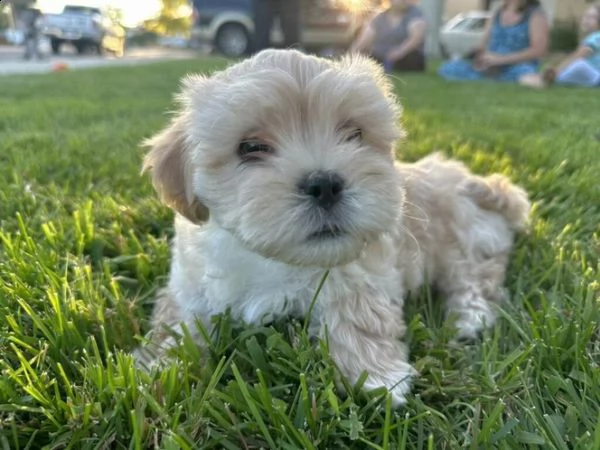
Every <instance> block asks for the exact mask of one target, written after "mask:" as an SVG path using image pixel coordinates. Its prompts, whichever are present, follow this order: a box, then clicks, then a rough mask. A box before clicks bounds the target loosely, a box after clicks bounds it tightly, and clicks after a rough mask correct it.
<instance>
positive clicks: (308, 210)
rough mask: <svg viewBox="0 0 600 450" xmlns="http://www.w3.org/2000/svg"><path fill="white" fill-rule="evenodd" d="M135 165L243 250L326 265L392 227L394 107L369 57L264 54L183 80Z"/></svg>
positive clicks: (188, 213) (166, 196) (176, 204)
mask: <svg viewBox="0 0 600 450" xmlns="http://www.w3.org/2000/svg"><path fill="white" fill-rule="evenodd" d="M179 100H180V103H181V109H180V111H179V112H178V114H177V115H176V117H175V118H174V119H173V120H172V122H171V124H170V125H169V126H168V128H166V129H165V130H163V131H162V132H161V133H159V134H158V135H157V136H155V137H154V138H152V139H150V140H149V141H148V142H147V144H148V145H149V146H151V151H150V153H149V154H148V155H147V157H146V159H145V162H144V169H150V170H151V172H152V178H153V182H154V185H155V187H156V189H157V191H158V192H159V194H160V195H161V197H162V199H163V200H164V201H165V202H166V203H167V204H169V205H171V206H172V207H173V208H174V209H175V210H176V211H177V212H179V213H180V214H182V215H183V216H185V217H187V218H188V219H189V220H191V221H193V222H201V221H203V220H207V219H208V216H209V214H210V220H211V221H214V222H215V223H216V224H217V225H218V226H220V227H222V228H224V229H226V230H228V231H229V232H231V233H232V234H233V235H234V236H235V237H236V238H237V239H239V241H240V242H241V243H242V244H243V245H244V246H245V247H246V248H248V249H249V250H251V251H253V252H256V253H259V254H261V255H263V256H265V257H268V258H273V259H276V260H279V261H282V262H285V263H287V264H293V265H300V266H320V267H332V266H336V265H340V264H344V263H347V262H350V261H352V260H353V259H355V258H357V257H358V256H359V255H360V253H361V251H362V250H363V248H364V246H365V244H368V243H369V242H370V241H372V240H374V239H376V238H377V236H378V235H379V234H381V233H383V232H385V231H388V230H390V229H391V228H392V227H393V226H394V221H395V219H396V217H397V214H398V212H399V210H400V207H401V204H402V200H403V192H402V190H401V188H400V184H399V182H398V179H397V174H396V171H395V169H394V165H393V153H392V152H393V144H394V142H395V140H396V139H397V138H398V137H400V135H401V131H400V129H399V128H398V125H397V119H398V113H399V111H398V107H397V105H396V103H395V101H394V99H393V97H392V94H391V89H390V86H389V85H388V83H387V81H386V80H385V76H384V74H383V72H382V71H381V69H380V68H379V66H378V65H376V64H375V63H374V62H372V61H370V60H368V59H366V58H364V57H360V56H348V57H346V58H344V59H341V60H338V61H332V60H326V59H321V58H317V57H313V56H307V55H303V54H302V53H300V52H297V51H294V50H265V51H263V52H261V53H259V54H257V55H256V56H254V57H253V58H250V59H247V60H245V61H242V62H240V63H238V64H235V65H233V66H231V67H229V68H228V69H226V70H225V71H222V72H220V73H217V74H216V75H214V76H212V77H211V78H204V77H200V76H194V77H189V78H187V79H186V80H185V81H184V86H183V90H182V93H181V94H180V96H179Z"/></svg>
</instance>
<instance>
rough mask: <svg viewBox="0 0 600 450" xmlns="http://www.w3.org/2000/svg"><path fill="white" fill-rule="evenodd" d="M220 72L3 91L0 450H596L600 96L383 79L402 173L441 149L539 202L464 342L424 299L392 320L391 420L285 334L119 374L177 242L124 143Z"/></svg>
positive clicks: (125, 72)
mask: <svg viewBox="0 0 600 450" xmlns="http://www.w3.org/2000/svg"><path fill="white" fill-rule="evenodd" d="M219 64H221V63H217V62H215V61H200V60H199V61H193V62H190V61H186V62H176V63H167V64H161V65H153V66H148V67H137V68H123V69H101V70H94V71H85V72H66V73H60V74H53V75H46V76H26V77H13V78H2V79H1V80H0V180H2V182H1V184H0V220H1V231H0V242H1V244H0V283H1V285H0V354H1V360H0V370H1V375H0V448H1V449H11V450H17V449H38V448H49V449H59V448H99V449H103V448H104V449H108V448H110V449H125V448H131V449H142V448H163V449H176V448H183V449H187V448H219V449H220V448H225V449H234V448H260V447H262V448H277V449H296V448H299V449H312V448H315V449H316V448H318V449H341V448H355V449H369V448H373V449H382V448H383V449H403V448H410V449H457V448H468V449H485V448H500V449H518V448H540V449H600V414H599V412H600V367H599V365H600V332H599V326H598V323H599V322H600V300H599V293H600V283H599V281H598V280H599V270H598V269H599V262H598V261H599V256H600V231H599V222H600V178H599V177H600V175H599V174H600V143H599V142H598V141H597V139H596V135H597V134H598V133H600V121H598V120H597V118H598V114H597V113H598V111H600V96H599V95H598V92H597V91H583V90H565V89H556V90H552V91H547V92H533V91H527V90H523V89H520V88H518V87H516V86H500V85H492V84H483V85H448V84H446V83H444V82H442V81H440V80H438V79H437V78H436V77H435V76H433V75H427V76H424V77H419V76H409V77H405V78H404V79H403V80H402V81H398V82H397V83H396V84H397V90H398V93H399V95H400V98H401V99H402V101H403V103H404V107H405V115H404V123H405V125H406V128H407V129H408V131H409V133H410V138H409V141H408V142H407V143H406V144H404V145H402V146H401V147H400V149H399V154H400V155H401V157H403V158H404V159H406V160H414V159H416V158H418V157H420V156H422V155H425V154H427V153H428V152H430V151H432V150H436V149H439V150H443V151H445V152H447V153H448V154H449V155H452V156H454V157H457V158H460V159H461V160H463V161H465V162H466V163H467V164H468V165H469V166H470V167H471V168H472V169H473V170H474V171H476V172H479V173H488V172H491V171H500V172H503V173H505V174H508V175H509V176H510V177H511V178H513V179H514V180H515V181H517V182H519V183H521V184H522V185H524V186H525V187H526V188H527V189H528V190H529V191H530V192H531V195H532V198H533V200H534V202H535V207H534V221H533V227H532V231H531V233H530V235H529V236H526V237H523V238H521V239H520V240H519V242H518V244H517V249H516V251H515V254H514V257H513V259H512V265H511V267H510V273H509V277H508V285H509V288H510V291H511V293H512V297H513V300H512V302H511V303H510V304H507V305H506V306H505V311H504V313H503V318H502V319H501V320H500V321H499V324H498V326H497V327H495V328H494V329H493V330H490V331H489V332H488V333H487V334H486V335H485V336H484V338H483V339H482V340H481V341H480V342H476V343H474V344H471V345H465V346H462V347H452V346H449V345H448V341H449V340H450V338H451V333H450V330H449V329H448V328H446V327H445V326H443V323H442V320H441V315H442V314H441V310H440V307H439V305H438V304H437V303H436V302H434V301H433V300H432V299H431V297H430V296H429V295H428V293H427V292H423V294H422V295H421V296H420V297H419V299H418V301H415V302H412V303H410V304H408V305H407V307H406V314H407V321H408V322H409V324H410V327H409V328H410V331H409V335H408V337H407V340H408V342H409V345H410V348H411V361H412V362H413V363H414V365H415V366H416V367H417V369H418V370H419V371H420V372H421V376H420V377H419V378H418V379H417V381H416V384H415V387H414V390H413V393H412V394H411V396H410V398H409V402H408V404H407V405H406V406H405V407H403V408H401V409H398V410H396V411H393V410H392V409H391V408H390V403H389V399H386V398H385V394H384V393H382V392H376V393H374V394H371V395H366V394H362V393H360V392H359V391H358V390H356V389H353V388H352V387H351V386H348V387H347V388H348V394H347V395H342V394H341V393H340V392H339V390H338V389H337V388H336V385H335V382H334V380H335V376H336V373H335V369H334V367H333V366H332V364H331V362H330V360H329V359H328V357H327V353H326V349H325V348H324V347H323V346H324V344H321V345H317V346H314V345H311V343H310V341H309V339H308V337H307V336H306V334H305V333H304V331H303V328H302V324H301V323H289V322H288V323H280V324H275V325H274V326H272V327H262V328H254V329H248V328H246V329H240V328H239V327H237V326H236V325H235V324H231V323H230V322H229V321H227V320H222V321H221V322H220V324H219V327H220V331H221V332H220V337H219V339H218V341H217V342H215V343H214V345H213V346H212V347H211V349H210V355H209V358H208V359H205V360H202V359H201V358H200V353H199V350H198V348H197V347H195V346H194V345H192V344H191V343H190V342H186V343H185V345H183V346H182V348H181V350H180V356H181V362H180V363H179V365H175V366H173V367H171V368H169V369H166V370H165V371H163V372H162V373H158V374H154V375H147V374H144V373H141V372H138V371H136V370H134V369H133V367H132V360H131V357H130V356H129V355H128V351H129V350H131V349H132V348H133V347H134V346H135V345H136V342H137V338H136V336H137V335H139V334H140V333H143V332H144V331H146V330H147V317H148V313H149V310H150V308H151V305H152V296H153V294H154V293H155V290H156V288H157V287H158V286H159V285H161V284H162V283H164V281H165V277H166V275H167V272H168V267H169V248H168V238H169V236H170V235H171V233H172V228H171V218H172V213H171V212H170V211H169V210H167V209H166V208H164V207H163V206H161V205H160V204H159V202H158V200H157V199H156V196H155V195H154V193H153V191H152V189H151V187H150V184H149V182H148V180H147V179H146V178H143V177H140V175H139V167H140V161H141V156H142V151H141V149H140V148H139V146H138V143H139V142H140V141H141V139H142V138H144V137H148V136H149V135H151V134H152V133H154V132H156V131H157V130H158V129H159V128H160V127H162V126H163V125H164V124H165V122H166V119H167V116H166V114H165V112H166V111H167V110H168V109H169V108H172V106H173V104H172V102H171V98H172V97H171V96H172V93H173V92H174V90H175V89H176V87H177V85H178V79H179V78H180V76H181V75H183V74H184V73H186V72H188V71H195V70H208V69H210V68H212V67H214V66H215V65H219ZM315 288H316V287H315Z"/></svg>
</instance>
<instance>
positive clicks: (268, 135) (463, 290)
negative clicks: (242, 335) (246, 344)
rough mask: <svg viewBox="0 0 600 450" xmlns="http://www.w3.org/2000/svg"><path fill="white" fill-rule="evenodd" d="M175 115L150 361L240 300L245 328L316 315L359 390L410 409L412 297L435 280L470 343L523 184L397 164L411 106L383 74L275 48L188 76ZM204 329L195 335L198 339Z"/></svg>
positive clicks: (162, 167) (487, 309) (497, 291)
mask: <svg viewBox="0 0 600 450" xmlns="http://www.w3.org/2000/svg"><path fill="white" fill-rule="evenodd" d="M179 100H180V103H181V108H180V110H179V112H178V113H177V114H176V115H175V117H174V118H173V119H172V121H171V123H170V125H169V126H168V127H167V128H166V129H165V130H163V131H162V132H160V133H159V134H158V135H156V136H155V137H153V138H152V139H150V140H149V141H148V142H147V145H148V146H149V147H151V150H150V152H149V153H148V155H147V156H146V159H145V162H144V170H147V171H150V172H151V175H152V181H153V184H154V186H155V188H156V190H157V191H158V194H159V195H160V198H161V199H162V200H163V201H164V202H165V203H166V204H167V205H170V206H171V207H172V208H173V209H174V210H175V211H176V213H177V214H176V218H175V237H174V240H173V243H172V265H171V271H170V278H169V282H168V285H167V286H166V288H165V289H164V290H163V291H162V292H161V294H160V295H159V296H158V298H157V300H156V306H155V310H154V314H153V319H152V327H153V329H152V331H151V332H150V336H149V344H148V345H147V346H146V347H144V348H141V349H139V350H138V351H137V352H136V357H137V358H138V360H139V362H140V364H141V365H143V366H149V365H152V364H155V363H157V362H160V361H161V360H163V359H164V358H165V355H166V350H167V349H168V348H170V347H172V346H173V345H175V344H176V340H175V339H174V338H173V336H172V334H169V333H167V332H165V331H163V330H164V329H165V327H167V328H171V329H173V330H179V331H181V328H178V327H179V326H180V324H182V323H183V324H186V325H187V327H188V329H189V330H190V331H193V330H195V329H196V327H195V325H194V323H195V320H200V321H202V323H203V324H204V325H205V326H206V327H208V328H209V329H210V326H211V320H210V319H211V317H212V316H214V315H217V314H220V313H223V312H225V311H226V310H227V309H229V310H230V313H231V314H232V316H233V318H235V319H239V320H242V321H244V322H246V323H249V324H257V323H260V322H268V321H271V320H273V319H276V318H278V317H280V316H290V315H293V316H300V317H304V316H306V315H307V312H308V310H309V308H310V306H311V300H312V299H313V297H314V294H315V291H316V288H317V286H318V284H319V282H320V280H321V279H322V277H323V275H324V272H325V271H326V270H329V273H328V277H327V279H326V281H325V283H324V285H323V288H322V290H321V292H320V295H319V296H318V298H317V300H316V302H315V303H314V305H313V307H314V309H313V310H312V314H311V317H310V319H311V322H310V330H311V332H312V333H314V334H316V335H320V336H322V337H325V335H326V337H327V339H328V342H329V350H330V352H331V356H332V358H333V360H334V361H335V363H336V364H337V366H338V367H339V369H340V371H341V373H342V374H343V375H344V376H346V377H347V379H348V380H349V381H350V382H351V383H354V382H356V381H357V380H358V378H359V377H360V376H361V374H362V373H363V372H364V371H366V372H367V373H368V377H367V380H366V382H365V384H364V387H365V388H366V389H374V388H378V387H382V386H385V387H386V388H388V389H389V391H390V392H391V395H392V398H393V402H394V404H395V405H399V404H401V403H402V402H404V400H405V395H406V394H407V392H408V391H409V388H410V380H411V377H413V376H414V375H415V371H414V369H413V368H412V367H411V365H410V364H409V362H408V354H407V349H406V347H405V345H404V344H403V342H402V338H403V336H404V334H405V330H406V326H405V323H404V320H403V310H402V307H403V301H404V298H405V297H406V296H407V295H408V294H409V293H410V292H411V291H414V290H415V289H417V288H418V287H419V286H421V285H422V284H423V283H424V282H425V280H427V281H428V282H431V283H433V284H434V285H435V286H436V287H437V288H438V289H439V290H440V291H441V292H442V293H443V295H444V296H445V298H446V310H447V313H448V314H451V315H452V316H455V317H456V327H457V329H458V334H459V336H461V337H474V336H476V335H477V333H478V332H479V331H480V330H481V329H482V328H483V327H485V326H490V325H492V324H493V323H494V319H495V313H494V308H493V304H494V303H498V302H499V301H500V300H501V299H502V297H503V296H502V292H503V288H502V286H503V281H504V274H505V269H506V265H507V260H508V256H509V252H510V250H511V247H512V244H513V235H514V233H515V232H517V231H519V230H522V229H524V228H525V226H526V223H527V217H528V212H529V202H528V199H527V195H526V193H525V192H524V191H523V190H522V189H520V188H518V187H516V186H514V185H512V184H511V183H510V182H509V181H508V180H507V179H506V178H504V177H502V176H499V175H492V176H491V177H488V178H482V177H479V176H474V175H472V174H470V173H469V172H468V170H467V169H466V168H465V167H464V166H463V165H462V164H460V163H458V162H453V161H448V160H445V159H444V158H443V157H442V156H441V155H438V154H434V155H432V156H429V157H426V158H424V159H423V160H421V161H419V162H417V163H416V164H402V163H398V162H395V159H394V153H393V150H394V145H395V143H396V141H397V139H399V138H400V137H402V131H401V129H400V128H399V126H398V119H399V114H400V108H399V106H398V104H397V103H396V101H395V99H394V97H393V94H392V90H391V86H390V84H389V83H388V81H387V79H386V77H385V75H384V73H383V72H382V70H381V69H380V67H379V66H378V65H377V64H376V63H374V62H373V61H371V60H369V59H366V58H364V57H361V56H357V55H353V56H347V57H344V58H342V59H340V60H336V61H333V60H327V59H321V58H317V57H313V56H307V55H304V54H302V53H300V52H297V51H294V50H265V51H263V52H261V53H259V54H257V55H255V56H254V57H252V58H250V59H247V60H244V61H242V62H240V63H238V64H235V65H233V66H231V67H229V68H228V69H226V70H224V71H222V72H220V73H217V74H215V75H214V76H212V77H210V78H206V77H202V76H191V77H188V78H187V79H186V80H185V82H184V86H183V90H182V93H181V95H180V96H179ZM199 340H200V339H199Z"/></svg>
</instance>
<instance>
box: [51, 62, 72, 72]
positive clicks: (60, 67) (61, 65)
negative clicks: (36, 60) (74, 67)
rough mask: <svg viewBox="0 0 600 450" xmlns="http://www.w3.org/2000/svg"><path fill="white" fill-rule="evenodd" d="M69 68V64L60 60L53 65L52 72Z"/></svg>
mask: <svg viewBox="0 0 600 450" xmlns="http://www.w3.org/2000/svg"><path fill="white" fill-rule="evenodd" d="M68 69H69V66H68V64H67V63H64V62H58V63H56V64H54V65H53V66H52V72H64V71H65V70H68Z"/></svg>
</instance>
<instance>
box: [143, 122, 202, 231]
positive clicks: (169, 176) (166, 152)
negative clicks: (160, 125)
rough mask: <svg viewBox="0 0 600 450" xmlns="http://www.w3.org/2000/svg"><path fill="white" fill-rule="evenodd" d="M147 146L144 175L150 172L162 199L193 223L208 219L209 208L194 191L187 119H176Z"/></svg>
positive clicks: (146, 142)
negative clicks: (186, 130) (186, 132)
mask: <svg viewBox="0 0 600 450" xmlns="http://www.w3.org/2000/svg"><path fill="white" fill-rule="evenodd" d="M144 145H145V146H148V147H150V152H149V153H148V154H147V155H146V157H145V158H144V163H143V166H142V172H146V171H150V173H151V176H152V184H153V185H154V188H155V189H156V191H157V193H158V195H159V197H160V199H161V200H162V201H163V202H164V203H165V204H166V205H168V206H169V207H171V208H173V209H174V210H175V211H177V212H178V213H179V214H181V215H183V216H184V217H186V218H187V219H188V220H190V221H191V222H194V223H200V222H202V221H205V220H206V219H208V208H206V206H204V205H203V204H202V203H201V202H200V200H199V199H198V197H197V196H196V195H195V194H194V191H193V186H192V166H191V164H190V161H189V149H188V143H187V142H186V134H185V117H184V116H181V115H180V116H178V117H176V118H175V119H173V121H172V122H171V124H170V125H169V126H168V127H167V128H166V129H164V130H163V131H161V132H160V133H158V134H157V135H155V136H154V137H152V138H150V139H148V140H146V141H145V142H144Z"/></svg>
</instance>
